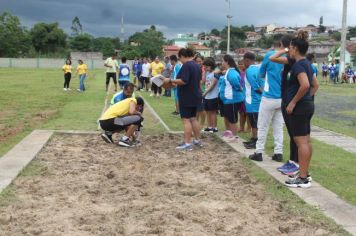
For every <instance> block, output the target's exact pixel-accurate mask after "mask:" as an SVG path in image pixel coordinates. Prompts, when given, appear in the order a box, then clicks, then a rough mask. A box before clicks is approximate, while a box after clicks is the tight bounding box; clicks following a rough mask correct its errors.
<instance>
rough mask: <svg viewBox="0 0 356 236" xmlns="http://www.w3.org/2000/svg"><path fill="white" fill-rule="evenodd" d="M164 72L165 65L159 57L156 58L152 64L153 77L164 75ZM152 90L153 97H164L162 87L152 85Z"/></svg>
mask: <svg viewBox="0 0 356 236" xmlns="http://www.w3.org/2000/svg"><path fill="white" fill-rule="evenodd" d="M163 70H164V65H163V64H162V62H160V60H159V57H156V58H155V61H154V62H152V63H151V75H152V76H156V75H159V74H162V73H163ZM151 90H153V93H151V95H150V96H151V97H152V96H153V95H154V96H156V97H160V96H161V95H162V87H158V86H157V85H156V84H154V83H152V85H151Z"/></svg>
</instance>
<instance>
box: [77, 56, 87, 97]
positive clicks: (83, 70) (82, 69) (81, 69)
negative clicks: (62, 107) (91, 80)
mask: <svg viewBox="0 0 356 236" xmlns="http://www.w3.org/2000/svg"><path fill="white" fill-rule="evenodd" d="M77 74H78V75H79V88H78V89H77V91H78V92H84V91H85V85H84V80H85V79H86V77H87V76H88V66H87V65H86V64H84V62H83V60H81V59H79V60H78V66H77V73H76V75H77Z"/></svg>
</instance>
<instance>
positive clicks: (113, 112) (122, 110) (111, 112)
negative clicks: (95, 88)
mask: <svg viewBox="0 0 356 236" xmlns="http://www.w3.org/2000/svg"><path fill="white" fill-rule="evenodd" d="M132 101H133V102H134V103H136V104H137V101H136V99H135V98H126V99H125V100H122V101H121V102H118V103H116V104H114V105H112V106H111V107H109V109H107V110H106V111H105V113H104V114H103V115H102V116H101V118H100V120H109V119H112V118H116V117H120V116H127V115H128V114H129V111H130V103H131V102H132Z"/></svg>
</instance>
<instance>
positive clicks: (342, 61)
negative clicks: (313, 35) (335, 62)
mask: <svg viewBox="0 0 356 236" xmlns="http://www.w3.org/2000/svg"><path fill="white" fill-rule="evenodd" d="M346 19H347V0H344V3H343V7H342V30H341V48H340V69H339V78H341V76H342V73H343V72H345V50H346V34H347V23H346Z"/></svg>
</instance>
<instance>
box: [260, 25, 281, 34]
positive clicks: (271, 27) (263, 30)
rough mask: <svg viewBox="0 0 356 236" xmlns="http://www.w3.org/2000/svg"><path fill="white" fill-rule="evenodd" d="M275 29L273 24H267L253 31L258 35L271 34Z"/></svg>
mask: <svg viewBox="0 0 356 236" xmlns="http://www.w3.org/2000/svg"><path fill="white" fill-rule="evenodd" d="M275 28H277V26H276V25H275V24H268V25H263V26H258V27H256V28H255V31H256V32H257V33H260V34H273V30H274V29H275Z"/></svg>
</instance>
